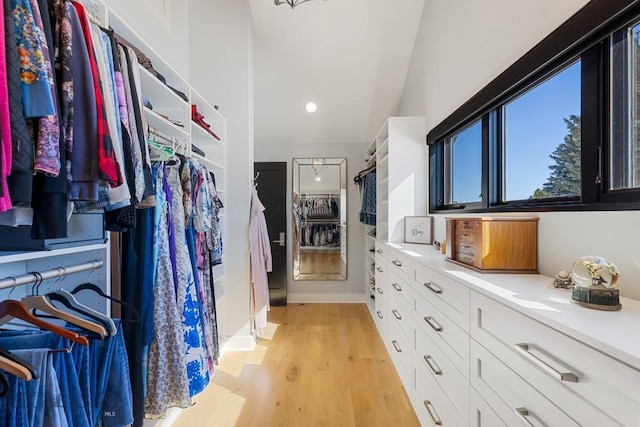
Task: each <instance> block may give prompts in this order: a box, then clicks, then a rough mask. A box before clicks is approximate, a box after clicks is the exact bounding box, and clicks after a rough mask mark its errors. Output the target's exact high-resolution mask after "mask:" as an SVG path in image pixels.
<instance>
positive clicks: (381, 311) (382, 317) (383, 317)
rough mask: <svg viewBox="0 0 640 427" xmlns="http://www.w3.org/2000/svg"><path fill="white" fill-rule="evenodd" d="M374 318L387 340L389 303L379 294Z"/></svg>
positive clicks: (381, 333)
mask: <svg viewBox="0 0 640 427" xmlns="http://www.w3.org/2000/svg"><path fill="white" fill-rule="evenodd" d="M373 320H375V322H376V326H377V327H378V332H379V333H380V336H381V337H382V339H383V340H385V339H386V336H387V304H386V303H385V301H384V300H383V299H382V296H379V295H376V299H375V307H374V310H373Z"/></svg>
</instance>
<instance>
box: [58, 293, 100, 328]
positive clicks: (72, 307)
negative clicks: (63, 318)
mask: <svg viewBox="0 0 640 427" xmlns="http://www.w3.org/2000/svg"><path fill="white" fill-rule="evenodd" d="M46 297H47V298H48V299H49V300H51V301H58V302H60V303H62V305H64V306H65V307H67V308H68V309H70V310H72V311H75V312H76V313H78V314H81V315H83V316H85V317H87V318H89V319H93V320H95V321H96V322H97V323H99V324H100V325H102V326H104V328H105V329H106V331H107V332H111V331H112V328H111V325H110V324H109V323H108V322H107V321H105V319H104V318H102V317H99V316H96V315H95V314H93V313H90V312H88V311H85V310H83V309H82V307H79V306H78V305H76V304H73V303H72V302H71V301H69V300H68V299H67V297H65V296H64V295H60V294H58V293H55V292H51V293H48V294H46Z"/></svg>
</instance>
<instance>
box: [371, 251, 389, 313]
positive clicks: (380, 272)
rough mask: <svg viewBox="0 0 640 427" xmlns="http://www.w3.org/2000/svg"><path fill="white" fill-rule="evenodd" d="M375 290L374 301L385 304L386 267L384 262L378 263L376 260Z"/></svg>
mask: <svg viewBox="0 0 640 427" xmlns="http://www.w3.org/2000/svg"><path fill="white" fill-rule="evenodd" d="M375 272H376V274H375V277H376V288H375V292H374V294H375V296H376V300H378V299H380V300H382V301H384V302H385V304H386V302H387V300H388V293H387V266H386V264H385V263H384V262H379V261H378V260H377V259H376V270H375Z"/></svg>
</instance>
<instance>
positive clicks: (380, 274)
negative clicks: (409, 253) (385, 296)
mask: <svg viewBox="0 0 640 427" xmlns="http://www.w3.org/2000/svg"><path fill="white" fill-rule="evenodd" d="M373 271H374V273H375V275H376V283H378V278H382V279H384V281H385V282H386V279H387V261H385V259H384V258H380V257H378V256H376V262H375V266H374V269H373Z"/></svg>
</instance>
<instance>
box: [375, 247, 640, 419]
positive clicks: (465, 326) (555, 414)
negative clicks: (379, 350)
mask: <svg viewBox="0 0 640 427" xmlns="http://www.w3.org/2000/svg"><path fill="white" fill-rule="evenodd" d="M378 243H379V245H378V247H376V255H378V256H380V257H383V256H384V260H385V267H386V268H385V269H384V275H382V274H381V275H380V276H379V277H378V278H377V279H376V280H377V286H381V288H383V289H384V291H385V292H386V294H385V295H386V297H385V298H386V299H385V300H384V301H385V305H381V310H384V309H385V308H386V311H382V313H383V314H385V316H386V318H385V319H386V323H385V325H386V326H385V327H386V330H385V332H384V334H383V338H384V342H385V344H386V347H387V350H388V352H389V354H390V355H391V359H392V361H393V362H394V365H395V367H396V369H397V371H398V374H399V375H400V378H401V379H402V381H403V384H404V386H405V388H406V390H407V393H408V395H409V397H410V399H411V401H412V403H413V405H414V409H415V411H416V413H417V415H418V417H419V419H420V421H421V423H422V424H423V425H427V426H431V425H453V426H471V425H473V426H491V427H494V426H516V425H520V424H524V425H536V426H537V425H548V426H562V427H564V426H572V425H576V426H577V425H581V426H594V427H596V426H625V427H627V426H629V427H631V426H640V341H638V340H637V339H635V337H636V336H637V334H635V335H634V331H636V332H637V327H638V325H640V302H638V301H632V300H625V301H623V307H624V308H623V310H622V311H620V312H615V313H610V312H599V311H589V310H587V309H585V308H582V307H579V306H575V305H572V304H570V303H569V300H568V298H569V293H567V292H566V291H562V290H557V289H553V288H551V287H549V283H551V280H552V279H551V278H545V277H542V276H540V275H521V274H517V275H516V274H513V275H511V274H482V273H478V272H474V271H471V270H468V269H465V268H464V267H460V266H456V265H453V264H451V263H449V262H446V261H445V260H444V257H443V256H442V255H441V254H439V253H434V251H433V249H432V248H431V247H425V246H420V245H408V244H393V243H386V244H385V243H384V242H379V241H378ZM378 249H379V250H380V252H377V251H378ZM393 261H399V262H396V263H394V262H393ZM399 264H400V265H399ZM407 266H408V268H407ZM407 270H408V273H407V272H406V271H407ZM382 281H384V283H378V282H382ZM394 285H395V286H394ZM406 290H408V292H405V291H406ZM407 298H409V300H408V301H409V304H407ZM381 304H382V303H381ZM585 310H586V311H585ZM407 312H408V314H409V315H408V316H407ZM594 319H597V320H594ZM621 333H625V334H626V335H627V337H626V339H625V338H624V337H621V336H620V334H621ZM407 349H409V351H408V352H407Z"/></svg>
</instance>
